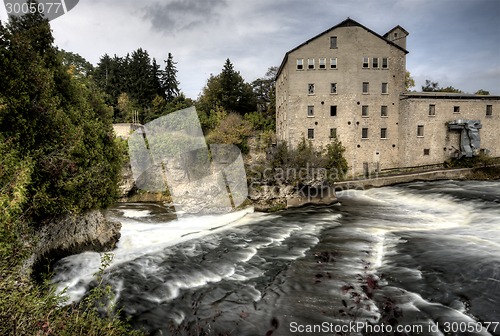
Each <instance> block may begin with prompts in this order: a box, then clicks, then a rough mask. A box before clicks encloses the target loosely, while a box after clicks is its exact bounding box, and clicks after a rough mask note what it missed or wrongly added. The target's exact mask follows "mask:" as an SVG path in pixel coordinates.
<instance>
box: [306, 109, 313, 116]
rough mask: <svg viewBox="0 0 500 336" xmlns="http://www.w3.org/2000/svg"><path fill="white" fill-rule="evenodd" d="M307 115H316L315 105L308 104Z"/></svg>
mask: <svg viewBox="0 0 500 336" xmlns="http://www.w3.org/2000/svg"><path fill="white" fill-rule="evenodd" d="M307 116H308V117H314V106H308V107H307Z"/></svg>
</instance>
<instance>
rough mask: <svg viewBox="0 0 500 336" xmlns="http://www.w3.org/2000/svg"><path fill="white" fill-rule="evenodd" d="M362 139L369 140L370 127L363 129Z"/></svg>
mask: <svg viewBox="0 0 500 336" xmlns="http://www.w3.org/2000/svg"><path fill="white" fill-rule="evenodd" d="M361 139H362V140H366V139H368V127H363V128H361Z"/></svg>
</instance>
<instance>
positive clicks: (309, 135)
mask: <svg viewBox="0 0 500 336" xmlns="http://www.w3.org/2000/svg"><path fill="white" fill-rule="evenodd" d="M307 138H308V139H309V140H312V139H314V128H309V129H308V130H307Z"/></svg>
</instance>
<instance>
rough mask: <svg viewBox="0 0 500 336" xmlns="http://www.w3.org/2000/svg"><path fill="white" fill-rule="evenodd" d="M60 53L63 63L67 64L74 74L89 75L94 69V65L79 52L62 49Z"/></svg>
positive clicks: (78, 75)
mask: <svg viewBox="0 0 500 336" xmlns="http://www.w3.org/2000/svg"><path fill="white" fill-rule="evenodd" d="M59 55H60V56H61V58H62V64H63V65H64V66H67V67H68V68H69V69H70V73H71V74H72V75H74V76H77V77H87V76H90V75H91V74H92V72H93V71H94V66H93V65H92V64H91V63H90V62H89V61H87V60H86V59H85V58H83V57H82V56H80V55H79V54H76V53H73V52H70V51H66V50H64V49H61V50H59Z"/></svg>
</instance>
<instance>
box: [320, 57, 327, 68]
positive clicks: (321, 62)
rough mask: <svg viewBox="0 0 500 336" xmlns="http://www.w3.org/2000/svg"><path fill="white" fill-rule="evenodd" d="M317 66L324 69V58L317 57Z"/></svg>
mask: <svg viewBox="0 0 500 336" xmlns="http://www.w3.org/2000/svg"><path fill="white" fill-rule="evenodd" d="M319 68H320V69H326V58H320V59H319Z"/></svg>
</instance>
